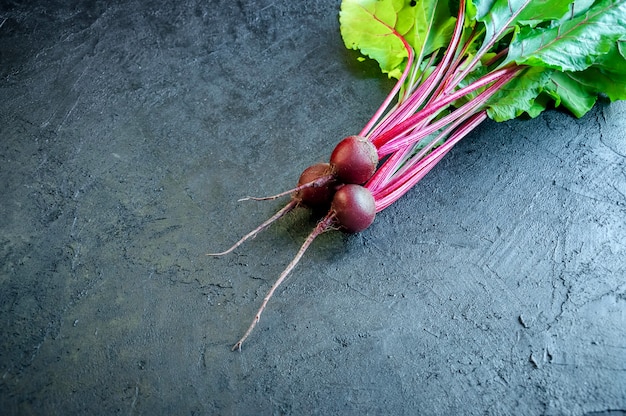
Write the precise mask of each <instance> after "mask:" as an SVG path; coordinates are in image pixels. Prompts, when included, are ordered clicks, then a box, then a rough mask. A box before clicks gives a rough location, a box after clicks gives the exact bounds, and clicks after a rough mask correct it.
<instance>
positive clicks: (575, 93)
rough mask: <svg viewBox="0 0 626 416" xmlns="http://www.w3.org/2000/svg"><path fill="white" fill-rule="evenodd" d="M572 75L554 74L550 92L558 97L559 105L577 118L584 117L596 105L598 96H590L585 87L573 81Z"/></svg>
mask: <svg viewBox="0 0 626 416" xmlns="http://www.w3.org/2000/svg"><path fill="white" fill-rule="evenodd" d="M570 75H571V73H564V72H554V73H553V74H552V80H551V81H552V85H551V86H550V87H549V89H548V90H549V91H550V92H552V95H553V96H556V97H558V100H557V105H563V106H564V107H565V108H567V109H568V110H569V111H571V112H572V114H574V115H575V116H576V117H582V116H584V115H585V114H586V113H587V112H588V111H589V110H590V109H591V107H593V105H594V104H595V103H596V101H597V99H598V96H597V94H590V93H589V90H588V89H587V88H586V87H585V85H583V84H581V83H579V82H578V81H577V80H575V79H573V78H572V77H571V76H570Z"/></svg>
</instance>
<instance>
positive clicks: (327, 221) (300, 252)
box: [232, 213, 335, 351]
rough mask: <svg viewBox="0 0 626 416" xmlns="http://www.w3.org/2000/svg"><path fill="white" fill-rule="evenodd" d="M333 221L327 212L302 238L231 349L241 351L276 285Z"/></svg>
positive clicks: (330, 227)
mask: <svg viewBox="0 0 626 416" xmlns="http://www.w3.org/2000/svg"><path fill="white" fill-rule="evenodd" d="M334 221H335V217H334V215H331V214H330V213H329V214H328V215H326V216H325V217H324V218H323V219H322V220H321V221H320V222H319V223H317V225H316V226H315V228H314V229H313V231H311V234H309V236H308V237H307V238H306V240H304V243H303V244H302V246H301V247H300V250H298V252H297V253H296V255H295V257H294V258H293V260H291V262H290V263H289V264H288V265H287V267H286V268H285V270H283V272H282V273H281V274H280V276H278V279H277V280H276V282H274V284H273V285H272V287H271V288H270V290H269V291H268V292H267V295H265V298H263V303H262V304H261V307H260V308H259V310H258V311H257V313H256V315H254V319H252V322H251V323H250V326H249V327H248V329H247V330H246V333H245V334H243V337H241V339H240V340H239V341H237V343H236V344H235V345H233V348H232V351H235V350H239V351H241V344H243V342H244V341H245V340H246V338H248V336H249V335H250V333H251V332H252V330H253V329H254V327H255V326H256V324H257V323H258V322H259V319H261V314H262V313H263V311H264V310H265V307H266V306H267V303H268V302H269V300H270V298H271V297H272V295H273V294H274V292H275V291H276V289H277V288H278V286H280V284H281V283H282V282H283V281H284V280H285V278H286V277H287V275H289V273H290V272H291V271H292V270H293V268H294V267H296V265H297V264H298V262H300V259H302V256H303V255H304V253H305V252H306V250H307V249H308V248H309V246H310V245H311V243H312V242H313V240H315V238H316V237H317V236H319V235H320V234H322V233H323V232H325V231H328V230H330V229H332V224H333V222H334Z"/></svg>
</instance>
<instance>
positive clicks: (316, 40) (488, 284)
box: [0, 0, 626, 415]
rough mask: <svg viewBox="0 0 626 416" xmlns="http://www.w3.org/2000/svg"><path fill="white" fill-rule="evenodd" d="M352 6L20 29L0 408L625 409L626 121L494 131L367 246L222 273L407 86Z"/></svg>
mask: <svg viewBox="0 0 626 416" xmlns="http://www.w3.org/2000/svg"><path fill="white" fill-rule="evenodd" d="M338 7H339V1H338V0H333V1H330V0H329V1H321V0H316V1H306V2H304V1H303V2H294V1H288V0H278V1H269V0H267V1H265V0H264V1H255V2H241V1H209V2H204V1H186V2H167V1H164V0H157V1H150V2H141V1H132V0H118V1H111V2H109V1H106V2H105V1H31V2H11V1H9V2H8V3H7V2H3V3H2V8H1V9H0V72H1V73H0V75H1V78H0V96H1V97H2V99H1V100H0V163H1V165H0V184H1V205H0V209H1V213H2V215H0V267H1V268H0V288H1V289H0V299H1V302H0V304H1V311H0V329H1V331H2V332H1V335H2V336H1V344H0V374H1V377H0V408H1V409H2V410H3V412H2V413H3V414H4V415H24V414H47V415H55V414H59V415H74V414H180V415H183V414H219V415H265V414H293V415H300V414H320V415H328V414H339V413H341V414H359V415H364V414H393V415H415V414H424V415H437V414H441V415H450V414H467V415H479V414H481V415H482V414H494V415H499V414H503V415H506V414H524V415H624V414H626V336H625V332H624V329H625V328H626V279H625V275H626V261H625V260H626V243H625V242H626V225H625V219H626V137H625V133H624V132H625V131H626V105H624V104H623V103H617V104H612V105H608V104H607V103H605V102H600V103H599V104H598V105H597V107H596V108H595V109H594V110H593V111H592V112H591V113H590V114H588V115H587V116H585V117H584V118H582V119H580V120H577V119H575V118H573V117H570V116H569V115H567V114H564V113H561V112H559V111H548V112H546V113H545V114H543V115H542V116H540V117H539V118H537V119H534V120H516V121H512V122H507V123H503V124H496V123H492V122H486V123H484V125H482V126H481V127H480V128H478V129H477V130H476V131H475V133H473V134H472V135H471V136H470V137H468V138H467V139H465V140H464V141H463V142H462V143H460V144H459V145H458V146H457V147H456V148H455V149H454V150H453V152H452V153H451V154H449V156H448V157H447V158H446V159H445V160H444V161H442V163H441V164H440V165H439V166H438V167H437V168H436V169H435V170H434V171H432V172H431V173H430V174H429V175H428V176H427V178H426V179H424V180H423V181H422V182H421V183H420V184H419V185H418V186H417V187H416V188H415V189H414V190H412V191H411V192H410V193H409V194H408V195H406V196H405V197H404V198H403V199H402V200H400V201H399V202H398V203H396V204H395V205H394V206H392V207H390V208H389V209H387V210H386V211H384V212H383V213H381V214H379V215H378V217H377V219H376V222H375V223H374V225H373V226H372V227H371V228H369V229H368V230H366V231H365V232H363V233H361V234H358V235H353V236H347V235H344V234H341V233H327V234H325V235H323V236H322V237H321V238H319V239H318V241H316V242H315V243H314V244H313V246H312V248H311V249H310V250H309V252H308V253H307V254H306V255H305V257H304V259H303V261H302V263H301V264H300V265H299V266H298V267H297V268H296V270H295V271H294V273H293V274H292V275H291V277H290V278H289V279H288V280H287V282H286V283H285V285H284V286H283V287H281V288H280V289H279V290H278V292H277V293H276V295H275V296H274V298H273V299H272V300H271V302H270V304H269V307H268V309H267V311H266V312H265V314H264V316H263V318H262V319H261V322H260V323H259V325H258V327H257V329H256V330H255V332H254V333H253V334H252V336H251V337H250V339H249V340H248V342H247V343H246V344H244V346H243V350H242V352H241V353H236V352H231V351H230V347H231V345H232V344H233V343H234V342H235V341H237V339H239V337H240V336H241V335H242V334H243V331H244V330H245V329H246V328H247V326H248V323H249V321H250V319H251V318H252V316H253V314H254V312H255V311H256V309H257V308H258V306H259V304H260V302H261V300H262V298H263V296H264V295H265V292H266V291H267V289H268V288H269V286H270V285H271V283H272V282H273V281H274V279H275V278H276V276H277V275H278V274H279V273H280V271H281V270H282V268H283V267H284V266H285V265H286V264H287V263H288V262H289V260H290V259H291V256H293V254H294V253H295V252H296V251H297V249H298V247H299V245H300V243H301V242H302V240H303V239H304V237H305V236H306V234H307V233H308V232H309V230H310V229H311V227H312V226H313V225H314V219H313V218H311V217H310V216H309V215H308V214H307V213H306V212H304V211H298V212H296V213H294V214H293V215H291V216H289V217H288V218H285V219H284V220H282V221H281V222H280V223H278V224H276V225H275V226H273V227H272V228H270V229H269V230H268V231H266V232H264V233H263V234H261V235H259V236H258V237H257V238H255V239H254V240H253V241H250V242H249V243H247V244H245V245H244V246H242V247H240V248H239V249H237V250H236V252H235V253H233V254H231V255H229V256H227V257H224V258H219V259H215V258H208V257H206V256H205V253H206V252H208V251H214V250H218V249H223V248H225V247H227V246H228V245H229V244H230V243H232V242H233V241H235V240H236V239H237V238H239V237H240V236H241V235H243V234H245V233H246V232H247V231H249V230H250V229H252V228H253V227H255V226H256V225H257V224H258V223H259V222H260V221H262V220H263V219H265V218H266V217H268V216H269V215H271V214H272V213H273V212H275V211H276V210H277V209H278V208H279V207H280V206H281V202H280V201H272V202H263V203H261V202H258V203H257V202H245V203H243V202H237V199H238V198H240V197H242V196H245V195H249V194H254V195H265V194H273V193H276V192H278V191H281V190H284V189H288V188H289V187H291V186H292V185H293V184H294V183H295V181H296V180H297V176H298V175H299V173H300V172H301V171H302V169H303V168H305V167H306V166H308V165H310V164H312V163H314V162H318V161H324V160H326V159H327V157H328V155H329V154H330V152H331V150H332V148H333V147H334V145H335V143H336V142H338V141H339V139H340V138H341V137H343V136H346V135H349V134H354V133H356V132H358V131H359V129H360V127H361V126H362V125H363V124H364V123H365V122H366V121H367V119H368V117H369V115H371V114H372V113H373V111H374V110H375V108H376V107H377V105H378V104H379V103H380V102H381V101H382V99H383V98H384V96H385V95H386V93H387V91H389V89H390V87H391V85H392V84H391V82H390V81H389V80H385V79H384V78H383V77H381V76H380V75H379V74H378V72H377V70H376V66H375V65H373V64H372V63H370V62H364V63H359V62H357V61H356V56H357V55H356V54H355V53H352V52H350V51H347V50H345V49H344V47H343V44H342V42H341V39H340V36H339V33H338V21H337V13H338Z"/></svg>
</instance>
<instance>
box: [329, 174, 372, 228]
mask: <svg viewBox="0 0 626 416" xmlns="http://www.w3.org/2000/svg"><path fill="white" fill-rule="evenodd" d="M330 210H331V212H332V213H334V216H335V218H336V219H337V222H338V223H339V225H340V226H341V229H342V230H344V231H346V232H349V233H358V232H359V231H363V230H365V229H366V228H367V227H369V226H370V225H371V224H372V222H374V217H375V216H376V203H375V201H374V197H373V196H372V193H371V192H370V191H369V190H368V189H367V188H364V187H362V186H361V185H354V184H349V185H344V186H342V187H341V188H339V189H338V190H337V192H335V196H334V197H333V202H332V204H331V207H330Z"/></svg>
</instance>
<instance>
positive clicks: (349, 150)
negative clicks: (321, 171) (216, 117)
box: [330, 136, 378, 185]
mask: <svg viewBox="0 0 626 416" xmlns="http://www.w3.org/2000/svg"><path fill="white" fill-rule="evenodd" d="M330 165H331V166H332V168H333V171H334V173H335V175H337V178H338V179H339V180H340V181H341V182H344V183H354V184H358V185H361V184H363V183H365V182H366V181H367V180H368V179H369V178H371V177H372V175H373V174H374V172H375V171H376V167H377V165H378V152H377V151H376V147H375V146H374V145H373V144H372V142H370V141H369V140H368V139H366V138H365V137H361V136H349V137H346V138H345V139H343V140H342V141H340V142H339V144H338V145H337V146H336V147H335V149H334V150H333V153H332V154H331V155H330Z"/></svg>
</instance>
